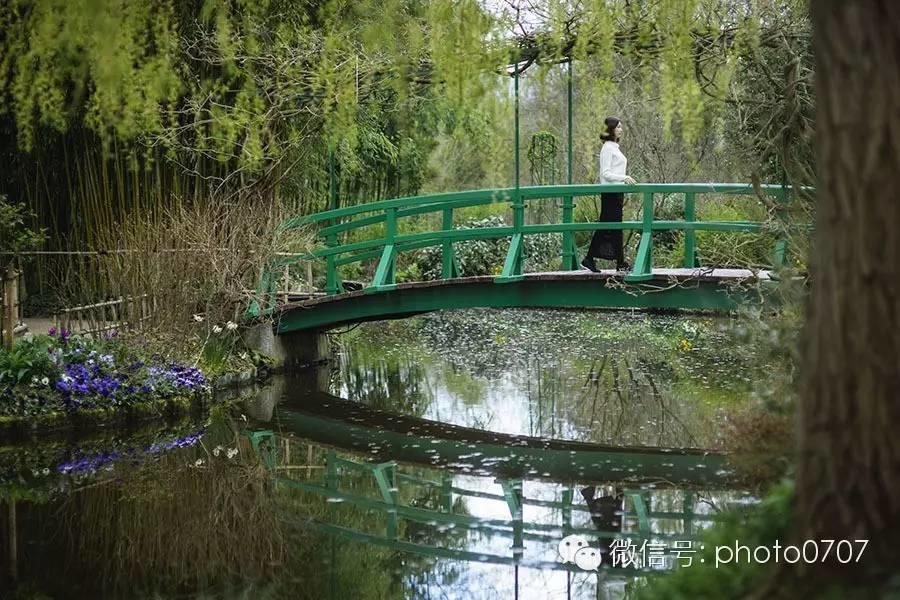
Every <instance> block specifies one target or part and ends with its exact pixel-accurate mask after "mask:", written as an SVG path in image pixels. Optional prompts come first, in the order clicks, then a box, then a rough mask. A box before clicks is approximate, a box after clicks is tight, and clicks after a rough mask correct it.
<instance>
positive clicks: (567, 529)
mask: <svg viewBox="0 0 900 600" xmlns="http://www.w3.org/2000/svg"><path fill="white" fill-rule="evenodd" d="M572 496H573V490H572V488H570V487H567V488H566V489H564V490H563V493H562V505H563V507H562V526H563V537H565V536H567V535H569V533H571V531H572Z"/></svg>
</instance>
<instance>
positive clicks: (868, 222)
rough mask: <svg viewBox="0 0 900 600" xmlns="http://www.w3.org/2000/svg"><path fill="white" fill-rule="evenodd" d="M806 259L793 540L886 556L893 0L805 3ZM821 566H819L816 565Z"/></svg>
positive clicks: (899, 110) (898, 342) (898, 366)
mask: <svg viewBox="0 0 900 600" xmlns="http://www.w3.org/2000/svg"><path fill="white" fill-rule="evenodd" d="M811 14H812V21H813V29H814V44H815V52H816V102H817V120H816V136H817V137H818V140H817V147H818V184H817V186H816V191H817V198H818V200H817V219H816V248H815V255H814V258H813V269H814V271H813V273H814V277H813V283H812V291H811V307H810V313H809V318H808V325H807V327H808V330H807V335H806V344H807V346H806V348H805V350H806V352H805V354H804V356H805V379H804V385H803V390H802V393H801V400H800V411H799V415H800V432H799V450H800V455H799V465H798V474H797V486H798V487H797V494H798V497H797V503H798V504H797V515H798V522H797V526H798V528H799V529H798V532H797V533H798V535H799V537H801V538H803V539H822V538H828V539H832V538H833V539H837V540H840V539H849V540H853V539H863V538H866V539H869V540H870V545H869V547H868V549H867V550H866V552H865V553H864V554H863V556H862V559H861V561H860V562H861V564H860V566H861V567H864V568H865V567H877V566H886V565H891V566H895V565H896V558H895V557H894V553H895V552H896V550H897V548H898V547H900V273H898V270H900V229H898V227H900V198H898V192H900V2H898V1H897V0H849V1H844V0H812V2H811ZM825 568H826V569H827V568H828V567H827V566H826V567H825Z"/></svg>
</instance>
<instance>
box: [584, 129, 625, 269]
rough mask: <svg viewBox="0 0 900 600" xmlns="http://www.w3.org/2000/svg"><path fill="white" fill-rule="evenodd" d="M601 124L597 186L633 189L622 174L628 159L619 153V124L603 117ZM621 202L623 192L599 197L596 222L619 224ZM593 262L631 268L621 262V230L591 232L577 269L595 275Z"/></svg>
mask: <svg viewBox="0 0 900 600" xmlns="http://www.w3.org/2000/svg"><path fill="white" fill-rule="evenodd" d="M603 124H604V126H605V131H604V132H603V134H602V135H601V136H600V139H602V140H603V147H602V148H600V183H626V184H628V185H634V183H635V181H634V179H632V178H631V177H629V176H628V175H626V174H625V168H626V167H627V165H628V159H627V158H625V155H624V154H622V151H621V150H619V140H620V139H622V132H623V128H622V121H620V120H619V119H617V118H616V117H607V118H606V120H605V121H604V122H603ZM624 200H625V194H624V193H623V192H610V193H605V194H600V222H601V223H621V222H622V204H623V202H624ZM595 258H605V259H607V260H614V261H616V270H618V271H627V270H628V269H630V268H631V265H629V264H628V263H627V262H625V252H624V249H623V246H622V230H621V229H615V230H613V229H606V230H603V229H599V230H597V231H595V232H594V237H593V238H591V245H590V247H589V248H588V253H587V256H585V257H584V260H582V261H581V266H582V267H584V268H585V269H588V270H589V271H593V272H595V273H597V272H599V271H598V270H597V266H596V265H595V264H594V259H595Z"/></svg>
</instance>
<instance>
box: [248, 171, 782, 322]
mask: <svg viewBox="0 0 900 600" xmlns="http://www.w3.org/2000/svg"><path fill="white" fill-rule="evenodd" d="M606 192H625V193H628V194H640V197H641V203H642V216H641V220H640V221H623V222H621V223H600V222H580V223H576V222H573V213H574V211H573V210H572V203H573V200H574V199H575V198H580V197H585V196H598V195H599V194H600V193H606ZM656 194H664V195H667V196H669V195H680V196H682V198H683V201H684V219H683V220H678V221H674V220H657V219H655V218H654V214H653V212H654V211H653V208H654V196H655V195H656ZM700 194H722V195H729V196H748V197H757V198H758V197H759V195H760V194H762V195H765V196H767V197H769V198H771V200H772V203H773V204H774V205H775V206H776V207H779V206H781V207H786V206H787V202H788V200H789V194H790V188H789V187H784V186H779V185H762V186H757V187H754V186H751V185H748V184H735V183H669V184H636V185H624V184H603V185H599V184H592V185H552V186H535V187H522V188H515V187H513V188H502V189H489V190H472V191H464V192H452V193H445V194H434V195H429V196H415V197H409V198H395V199H391V200H383V201H380V202H372V203H368V204H359V205H356V206H349V207H346V208H339V209H335V210H329V211H325V212H320V213H316V214H314V215H308V216H304V217H298V218H295V219H292V220H290V221H288V222H287V223H285V224H284V225H283V227H284V228H285V229H293V228H298V227H316V228H318V232H317V233H318V236H319V237H320V238H321V240H322V241H323V242H324V245H323V247H321V248H319V249H317V250H314V251H313V252H309V253H304V254H294V255H287V256H281V257H280V258H279V260H278V261H277V263H276V264H275V265H273V266H272V268H270V269H269V270H267V271H266V272H265V273H264V275H263V280H262V281H261V284H260V288H259V290H258V292H259V295H260V298H259V299H258V300H257V301H256V302H255V303H254V305H253V306H252V307H251V310H250V313H251V315H258V314H259V313H260V312H267V311H268V310H270V309H271V308H273V306H274V299H275V296H274V292H275V284H276V277H275V276H274V275H273V273H274V272H278V269H283V268H284V267H285V266H286V265H290V264H294V263H297V262H301V261H308V260H324V261H325V282H326V292H327V293H328V294H337V293H340V292H342V291H343V286H342V282H341V278H340V276H339V273H338V268H339V267H341V266H343V265H347V264H351V263H354V262H362V261H371V260H375V259H377V260H378V266H377V268H376V269H375V276H374V278H373V280H372V282H371V284H370V285H369V286H368V287H367V288H366V292H370V293H377V292H383V291H388V290H391V289H394V288H395V286H396V281H395V265H396V263H397V255H398V254H399V253H400V252H404V251H410V250H416V249H420V248H425V247H428V246H440V247H441V248H442V251H443V261H442V277H443V278H444V279H451V278H454V277H458V276H459V269H458V266H457V263H456V260H455V256H454V250H453V244H454V243H455V242H459V241H464V240H475V239H490V238H501V237H508V238H510V245H509V250H508V252H507V256H506V260H505V261H504V264H503V271H502V272H501V274H500V275H499V276H497V277H496V278H495V281H496V282H497V283H506V282H511V281H519V280H521V279H522V278H523V276H524V274H523V260H522V249H523V240H524V237H525V236H527V235H533V234H546V233H561V234H562V252H561V257H560V258H561V268H562V270H574V269H577V268H578V257H577V255H576V248H575V241H574V233H575V232H576V231H595V230H600V229H605V230H626V231H627V230H633V231H638V232H639V233H640V240H639V242H638V249H637V256H636V258H635V264H634V267H633V269H632V271H631V272H630V273H628V274H627V275H626V276H625V278H624V279H625V281H626V282H641V281H647V280H649V279H651V278H652V277H653V236H652V233H653V232H654V231H664V230H670V231H672V230H674V231H683V232H684V260H683V266H684V267H688V268H690V267H695V266H698V261H697V248H696V232H697V231H731V232H759V231H760V230H761V229H762V228H763V224H762V223H758V222H751V221H697V219H696V209H695V206H696V199H697V196H698V195H700ZM530 201H554V202H555V201H561V202H560V208H561V210H560V211H559V214H560V222H558V223H541V224H526V223H525V207H526V204H525V203H526V202H530ZM495 203H507V204H509V206H510V208H511V210H512V216H513V219H512V224H511V225H508V226H502V227H485V228H472V229H454V228H453V213H454V210H457V209H460V208H465V207H471V206H479V205H485V204H495ZM428 213H439V214H440V215H441V217H442V218H441V229H439V230H435V231H424V232H422V231H418V232H416V233H404V232H401V228H400V226H399V224H400V221H401V219H404V218H408V217H415V216H419V215H424V214H428ZM368 227H377V228H379V229H377V230H374V231H375V232H376V233H375V235H374V236H373V237H372V238H371V239H365V240H362V241H356V242H350V243H342V242H341V241H340V240H339V238H340V237H341V236H346V235H347V234H349V233H350V232H355V231H357V230H360V229H363V228H368ZM786 247H787V246H786V240H785V239H783V238H782V239H779V240H778V241H777V243H776V247H775V249H774V251H773V261H772V266H773V268H778V267H780V266H781V265H782V264H783V262H784V257H785V252H786Z"/></svg>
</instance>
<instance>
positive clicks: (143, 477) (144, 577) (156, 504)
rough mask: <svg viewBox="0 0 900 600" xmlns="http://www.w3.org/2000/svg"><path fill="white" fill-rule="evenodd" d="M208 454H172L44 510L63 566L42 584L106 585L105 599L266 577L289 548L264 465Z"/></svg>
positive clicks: (87, 487) (188, 451)
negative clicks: (59, 574) (58, 576)
mask: <svg viewBox="0 0 900 600" xmlns="http://www.w3.org/2000/svg"><path fill="white" fill-rule="evenodd" d="M235 443H237V442H236V440H232V447H233V445H234V444H235ZM244 446H245V447H244V448H243V450H242V453H245V454H246V453H247V451H248V450H249V449H248V448H247V447H246V444H244ZM209 450H211V448H210V449H205V448H204V447H202V446H196V447H191V448H184V449H180V450H176V451H173V452H169V453H167V454H164V455H162V456H160V457H159V459H158V460H157V461H155V462H152V463H148V464H144V465H143V466H141V468H139V469H135V470H133V471H128V472H124V473H121V474H119V477H118V478H117V479H115V480H111V481H102V482H99V483H97V484H86V485H85V486H84V487H83V488H82V489H80V490H79V491H77V492H75V493H73V494H72V495H70V496H69V497H68V498H67V499H66V500H65V501H64V502H62V504H61V505H60V506H58V507H47V508H51V509H52V513H53V514H46V515H45V517H44V518H45V519H47V520H48V521H50V522H52V523H54V528H55V529H56V532H55V533H56V535H55V536H54V537H53V540H54V544H56V545H58V548H59V550H60V551H61V552H62V554H63V556H64V560H63V561H62V562H63V564H64V565H65V568H66V573H65V576H64V578H62V579H61V580H60V581H59V582H54V581H50V579H53V578H48V584H49V585H62V586H63V589H72V586H75V587H76V588H77V587H78V586H81V585H83V586H85V587H84V589H85V590H92V589H93V588H94V587H95V586H103V590H102V594H101V595H102V596H103V597H111V596H118V595H123V594H124V595H128V594H129V593H134V592H135V591H138V590H153V591H157V592H160V593H162V594H166V593H169V592H171V593H173V594H174V593H175V592H176V591H177V592H179V593H184V592H190V591H197V590H203V589H208V588H209V587H211V586H221V585H227V584H228V583H229V582H232V583H236V582H239V581H243V580H245V579H251V580H252V579H258V578H261V577H264V576H266V575H267V574H269V573H270V572H271V571H272V570H273V569H274V568H275V567H276V566H277V565H279V564H281V563H282V562H283V559H284V555H285V546H284V539H283V537H282V530H281V528H280V527H279V524H278V521H277V518H276V512H275V511H274V510H273V508H274V507H273V503H272V501H271V495H270V494H269V493H268V491H267V485H266V482H267V480H268V477H269V474H268V471H267V470H266V469H265V468H264V467H262V466H261V465H259V464H258V463H256V462H255V461H252V462H249V463H241V462H240V459H239V458H238V459H229V458H228V457H227V455H226V452H224V451H222V452H219V453H218V454H219V456H213V455H212V454H210V452H209ZM198 461H202V463H198ZM48 567H49V568H51V569H52V568H53V565H48ZM100 591H101V590H96V592H97V593H99V592H100ZM67 593H68V592H67Z"/></svg>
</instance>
